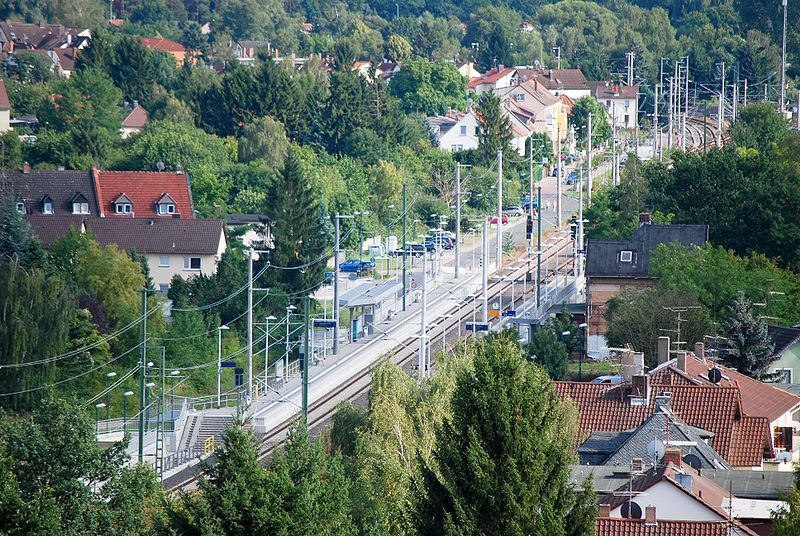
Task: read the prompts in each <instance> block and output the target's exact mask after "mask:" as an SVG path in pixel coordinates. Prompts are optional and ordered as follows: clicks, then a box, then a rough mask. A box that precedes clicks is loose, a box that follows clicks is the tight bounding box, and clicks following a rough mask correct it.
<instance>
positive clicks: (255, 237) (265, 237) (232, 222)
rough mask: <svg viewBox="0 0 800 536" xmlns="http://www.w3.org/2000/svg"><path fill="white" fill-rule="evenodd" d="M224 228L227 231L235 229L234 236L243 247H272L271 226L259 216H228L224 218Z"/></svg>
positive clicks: (265, 219)
mask: <svg viewBox="0 0 800 536" xmlns="http://www.w3.org/2000/svg"><path fill="white" fill-rule="evenodd" d="M225 227H226V228H227V229H228V230H229V231H231V230H234V229H236V230H237V233H236V236H238V237H239V240H241V242H242V244H244V246H245V247H251V246H253V247H255V245H259V247H260V246H264V247H267V248H271V247H273V245H272V234H271V230H272V226H271V223H270V220H269V218H267V217H266V216H262V215H261V214H228V216H227V217H226V218H225ZM262 249H263V248H262Z"/></svg>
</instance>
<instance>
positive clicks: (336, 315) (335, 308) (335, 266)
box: [284, 184, 406, 374]
mask: <svg viewBox="0 0 800 536" xmlns="http://www.w3.org/2000/svg"><path fill="white" fill-rule="evenodd" d="M405 193H406V186H405V184H404V185H403V309H404V310H405V306H406V254H405V249H406V217H405V211H406V197H405ZM352 217H353V216H350V215H342V214H339V213H338V212H337V213H336V223H335V224H334V225H335V227H334V229H335V235H336V236H335V237H334V239H335V243H334V245H333V324H334V325H333V355H336V356H338V355H339V245H340V244H339V242H340V240H341V234H340V232H339V220H341V219H343V218H352ZM286 339H287V342H286V344H287V345H288V344H289V342H288V339H289V336H288V335H287V336H286ZM287 352H288V350H287ZM284 374H285V373H284Z"/></svg>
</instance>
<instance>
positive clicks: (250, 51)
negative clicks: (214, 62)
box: [236, 41, 272, 64]
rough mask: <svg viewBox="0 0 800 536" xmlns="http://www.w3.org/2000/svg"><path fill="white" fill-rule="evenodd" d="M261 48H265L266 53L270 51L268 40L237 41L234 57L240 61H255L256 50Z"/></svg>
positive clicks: (249, 62)
mask: <svg viewBox="0 0 800 536" xmlns="http://www.w3.org/2000/svg"><path fill="white" fill-rule="evenodd" d="M262 48H266V49H267V52H268V53H270V52H271V51H272V47H271V46H270V44H269V41H237V42H236V59H237V60H238V61H239V62H240V63H247V64H252V63H255V61H256V56H257V54H258V51H259V50H261V49H262Z"/></svg>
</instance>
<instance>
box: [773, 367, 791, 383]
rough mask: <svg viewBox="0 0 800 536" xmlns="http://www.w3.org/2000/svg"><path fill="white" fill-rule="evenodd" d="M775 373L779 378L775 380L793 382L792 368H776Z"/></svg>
mask: <svg viewBox="0 0 800 536" xmlns="http://www.w3.org/2000/svg"><path fill="white" fill-rule="evenodd" d="M775 374H776V375H777V378H775V381H776V382H778V383H792V369H790V368H776V369H775Z"/></svg>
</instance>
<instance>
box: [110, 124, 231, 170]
mask: <svg viewBox="0 0 800 536" xmlns="http://www.w3.org/2000/svg"><path fill="white" fill-rule="evenodd" d="M127 153H128V154H127V158H126V159H125V161H124V162H123V165H124V166H125V167H126V168H128V169H141V170H154V169H155V166H156V163H157V162H163V163H164V165H165V166H166V168H167V169H176V168H177V166H182V167H185V168H187V170H188V171H189V173H190V174H191V172H192V170H193V169H194V168H195V167H198V166H201V165H203V164H210V165H214V166H220V165H224V164H226V163H229V162H232V161H233V160H234V156H235V154H236V149H235V145H233V144H232V143H231V142H230V141H229V140H226V139H223V138H219V137H217V136H214V135H213V134H207V133H205V132H204V131H202V130H201V129H199V128H197V127H194V126H192V125H187V124H185V123H184V124H174V123H172V122H170V121H152V122H150V123H148V125H147V126H146V127H145V129H144V130H143V131H142V132H141V133H139V134H138V135H136V136H133V137H132V138H131V140H130V142H129V146H128V150H127Z"/></svg>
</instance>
